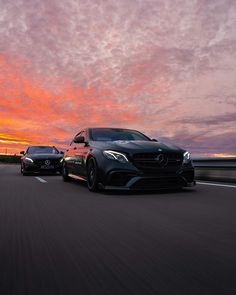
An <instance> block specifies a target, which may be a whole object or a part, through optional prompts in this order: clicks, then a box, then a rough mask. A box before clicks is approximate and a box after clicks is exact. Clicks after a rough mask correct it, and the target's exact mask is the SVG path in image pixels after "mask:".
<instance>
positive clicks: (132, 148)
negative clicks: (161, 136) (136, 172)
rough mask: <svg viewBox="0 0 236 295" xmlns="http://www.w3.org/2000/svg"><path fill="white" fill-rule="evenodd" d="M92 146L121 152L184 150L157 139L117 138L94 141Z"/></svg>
mask: <svg viewBox="0 0 236 295" xmlns="http://www.w3.org/2000/svg"><path fill="white" fill-rule="evenodd" d="M91 146H94V147H96V148H101V149H113V150H116V151H120V152H132V153H140V152H183V151H184V150H182V149H181V148H179V147H177V146H174V145H170V144H166V143H161V142H155V141H146V140H131V141H127V140H116V141H105V142H104V141H93V142H91Z"/></svg>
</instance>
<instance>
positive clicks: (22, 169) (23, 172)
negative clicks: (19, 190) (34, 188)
mask: <svg viewBox="0 0 236 295" xmlns="http://www.w3.org/2000/svg"><path fill="white" fill-rule="evenodd" d="M20 172H21V174H22V175H24V176H25V175H27V173H26V172H25V165H24V164H23V163H22V164H21V169H20Z"/></svg>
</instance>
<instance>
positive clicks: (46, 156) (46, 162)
mask: <svg viewBox="0 0 236 295" xmlns="http://www.w3.org/2000/svg"><path fill="white" fill-rule="evenodd" d="M20 153H21V154H22V155H23V156H22V157H21V173H22V174H23V175H26V174H29V173H35V172H38V173H43V172H47V173H51V172H53V173H56V172H61V167H62V159H63V154H62V153H60V152H59V151H58V149H57V148H55V147H54V146H52V147H51V146H30V147H28V149H27V150H26V152H24V151H22V152H20Z"/></svg>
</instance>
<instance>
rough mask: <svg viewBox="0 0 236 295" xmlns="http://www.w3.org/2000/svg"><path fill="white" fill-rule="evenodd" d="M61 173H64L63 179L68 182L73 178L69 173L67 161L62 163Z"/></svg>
mask: <svg viewBox="0 0 236 295" xmlns="http://www.w3.org/2000/svg"><path fill="white" fill-rule="evenodd" d="M61 175H62V179H63V181H65V182H67V181H70V180H71V179H70V177H69V175H68V169H67V167H66V163H63V165H62V170H61Z"/></svg>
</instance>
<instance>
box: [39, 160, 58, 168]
mask: <svg viewBox="0 0 236 295" xmlns="http://www.w3.org/2000/svg"><path fill="white" fill-rule="evenodd" d="M46 160H49V161H50V163H49V164H46V163H45V161H46ZM34 164H35V165H37V166H44V165H50V166H51V165H53V166H57V165H59V164H60V160H58V159H35V160H34Z"/></svg>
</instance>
